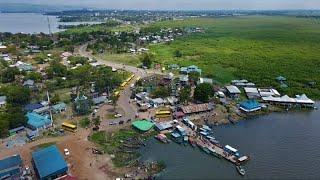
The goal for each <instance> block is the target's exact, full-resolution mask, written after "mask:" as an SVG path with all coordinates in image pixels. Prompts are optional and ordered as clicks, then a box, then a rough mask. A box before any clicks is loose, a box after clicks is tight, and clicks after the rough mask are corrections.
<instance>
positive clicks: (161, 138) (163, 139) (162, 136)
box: [155, 134, 169, 143]
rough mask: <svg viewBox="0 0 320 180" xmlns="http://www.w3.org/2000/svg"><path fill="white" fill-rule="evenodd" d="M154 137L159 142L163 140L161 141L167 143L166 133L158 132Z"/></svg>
mask: <svg viewBox="0 0 320 180" xmlns="http://www.w3.org/2000/svg"><path fill="white" fill-rule="evenodd" d="M155 138H156V139H158V140H159V141H160V142H163V143H168V142H169V141H168V138H167V136H166V135H164V134H158V135H156V136H155Z"/></svg>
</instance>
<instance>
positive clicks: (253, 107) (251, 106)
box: [240, 100, 261, 112]
mask: <svg viewBox="0 0 320 180" xmlns="http://www.w3.org/2000/svg"><path fill="white" fill-rule="evenodd" d="M240 109H241V110H242V111H244V112H254V111H259V110H260V109H261V105H260V103H258V102H257V101H256V100H247V101H244V102H241V103H240Z"/></svg>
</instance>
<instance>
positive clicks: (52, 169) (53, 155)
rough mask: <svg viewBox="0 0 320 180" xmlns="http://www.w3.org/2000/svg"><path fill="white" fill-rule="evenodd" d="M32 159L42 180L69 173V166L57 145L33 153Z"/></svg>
mask: <svg viewBox="0 0 320 180" xmlns="http://www.w3.org/2000/svg"><path fill="white" fill-rule="evenodd" d="M32 158H33V161H34V164H35V167H36V170H37V172H38V175H39V177H40V179H46V178H50V177H52V176H56V175H60V174H63V173H65V172H66V171H68V165H67V163H66V161H65V160H64V158H63V156H62V154H61V153H60V151H59V150H58V148H57V146H55V145H52V146H49V147H47V148H44V149H41V150H38V151H35V152H33V153H32Z"/></svg>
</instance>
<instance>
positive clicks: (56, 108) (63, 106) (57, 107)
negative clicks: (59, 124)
mask: <svg viewBox="0 0 320 180" xmlns="http://www.w3.org/2000/svg"><path fill="white" fill-rule="evenodd" d="M66 110H67V105H66V103H63V102H62V103H58V104H55V105H53V106H52V111H53V112H54V113H62V112H64V111H66Z"/></svg>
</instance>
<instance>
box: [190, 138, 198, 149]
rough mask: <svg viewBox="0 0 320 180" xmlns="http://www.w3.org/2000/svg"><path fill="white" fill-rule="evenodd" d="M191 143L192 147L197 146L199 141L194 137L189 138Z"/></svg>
mask: <svg viewBox="0 0 320 180" xmlns="http://www.w3.org/2000/svg"><path fill="white" fill-rule="evenodd" d="M189 143H190V144H191V146H192V147H196V146H197V143H196V141H195V140H194V139H192V138H189Z"/></svg>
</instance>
